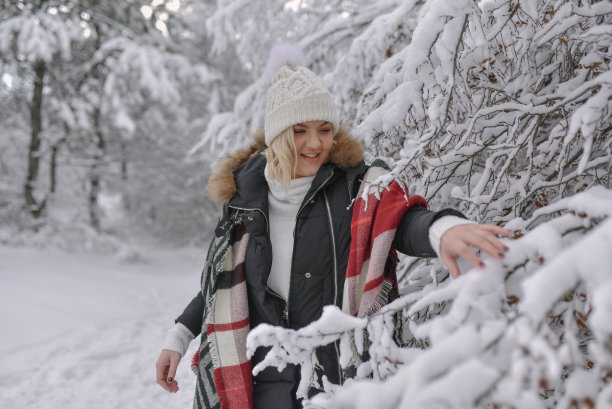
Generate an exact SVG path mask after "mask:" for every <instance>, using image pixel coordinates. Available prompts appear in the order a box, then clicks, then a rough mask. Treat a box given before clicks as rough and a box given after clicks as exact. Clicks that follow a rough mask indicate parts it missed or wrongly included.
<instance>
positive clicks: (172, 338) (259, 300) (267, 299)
mask: <svg viewBox="0 0 612 409" xmlns="http://www.w3.org/2000/svg"><path fill="white" fill-rule="evenodd" d="M371 169H373V168H369V167H368V166H366V165H365V164H364V162H363V150H362V147H361V144H360V143H359V142H357V141H356V140H354V139H352V138H351V136H350V135H349V133H348V131H347V129H346V128H344V127H340V126H339V124H338V119H337V116H336V110H335V107H334V105H333V102H332V99H331V96H330V95H329V93H328V91H327V90H326V89H325V87H324V86H323V84H322V82H321V81H320V79H319V78H318V77H317V76H316V75H315V74H313V73H312V72H311V71H309V70H308V69H306V68H304V67H301V66H293V65H283V66H282V67H281V68H280V69H279V70H278V71H277V72H276V74H275V76H274V77H273V80H272V85H271V86H270V88H269V90H268V93H267V100H266V118H265V129H264V133H263V135H262V134H261V132H260V133H259V135H258V137H257V138H256V141H255V143H254V144H253V145H252V146H251V147H250V148H248V149H246V150H243V151H240V152H237V153H236V154H234V155H232V156H230V157H229V158H226V159H224V160H223V161H222V162H221V163H220V165H219V169H218V171H217V173H216V174H215V175H214V176H213V177H212V178H211V181H210V183H209V190H210V193H211V196H212V197H213V198H215V199H216V200H218V201H220V202H221V203H223V204H224V207H223V216H222V217H221V220H220V221H219V224H218V225H217V228H216V230H215V238H214V239H213V242H212V244H211V247H210V249H209V253H208V257H207V263H206V266H205V271H204V272H203V277H202V278H203V280H202V290H201V291H199V292H198V294H197V295H196V297H195V298H194V299H193V300H192V301H191V303H190V304H189V305H188V306H187V308H186V309H185V311H184V312H183V314H182V315H181V316H179V317H178V318H177V320H176V324H175V326H174V327H173V328H172V329H171V330H170V331H169V332H168V336H167V338H166V341H165V345H164V349H162V352H161V354H160V357H159V359H158V361H157V365H156V367H157V382H158V383H159V384H160V385H161V386H162V387H163V388H164V389H166V390H168V391H170V392H176V391H177V390H178V383H177V381H176V380H175V379H174V376H175V374H176V368H177V365H178V363H179V361H180V359H181V357H182V356H183V355H184V353H185V351H186V350H187V347H188V345H189V342H190V341H191V340H192V339H193V338H194V337H195V336H197V335H198V334H200V333H202V344H201V347H200V353H199V362H198V371H197V372H198V383H197V387H196V398H195V402H194V406H195V407H197V408H200V407H206V408H208V407H220V408H234V407H236V408H246V407H254V408H256V409H262V408H280V409H282V408H299V407H301V404H300V402H299V401H298V400H297V399H296V397H295V392H296V388H297V384H298V382H299V368H296V367H295V366H289V367H287V368H285V369H284V370H283V371H281V372H278V371H277V370H276V368H268V369H266V370H264V371H262V372H261V373H259V374H258V375H257V376H254V377H251V364H253V365H255V364H257V363H258V362H260V361H261V360H262V359H263V357H264V356H265V352H266V350H264V349H262V348H260V349H259V350H257V351H256V353H255V355H254V356H253V357H252V358H251V359H250V360H249V359H248V358H247V357H246V355H245V352H244V350H245V344H244V340H245V339H246V333H247V332H248V330H249V328H253V327H255V326H256V325H258V324H260V323H268V324H272V325H281V326H284V327H288V328H293V329H297V328H301V327H303V326H305V325H307V324H309V323H311V322H313V321H314V320H316V319H317V318H318V317H319V316H320V315H321V312H322V309H323V306H325V305H329V304H336V305H338V306H340V305H341V303H342V299H343V286H344V281H345V272H346V271H347V264H348V262H349V253H350V252H349V249H350V247H351V240H352V239H351V218H352V216H353V214H352V211H351V210H350V209H351V204H352V203H353V201H354V199H355V198H356V197H357V196H358V191H359V188H360V185H361V184H362V183H361V181H362V180H364V177H366V176H367V175H366V172H367V171H368V170H371ZM364 175H366V176H364ZM415 203H416V204H417V205H414V204H415ZM407 204H408V205H411V204H412V205H413V206H411V207H410V206H403V209H402V214H401V220H399V224H398V225H397V226H396V230H395V236H394V239H393V238H392V240H393V245H394V247H395V248H396V249H397V250H398V251H400V252H402V253H405V254H409V255H413V256H419V257H432V256H435V255H436V254H437V255H439V256H440V257H441V258H442V261H443V262H444V264H445V265H446V266H447V267H448V268H449V270H450V272H451V273H452V275H453V276H457V275H458V274H459V269H458V267H457V263H456V260H457V258H458V257H463V258H465V259H466V260H467V261H468V262H470V263H471V264H473V265H474V266H480V267H482V266H483V265H484V264H483V262H482V261H481V260H480V259H479V257H478V256H476V254H474V252H473V251H472V250H471V249H470V246H473V247H476V248H478V249H481V250H482V251H484V252H486V253H487V254H489V255H491V256H492V257H494V258H498V259H500V258H503V257H504V252H505V251H507V248H506V247H505V246H504V245H503V244H502V243H501V241H500V240H499V239H498V238H497V237H496V235H497V234H499V235H508V234H509V233H510V232H508V231H506V230H504V229H502V228H500V227H497V226H490V225H479V224H476V223H472V222H469V221H467V220H465V218H464V217H463V216H462V215H461V213H459V212H456V211H454V210H452V209H446V210H442V211H440V212H431V211H429V210H426V209H425V208H424V206H422V204H423V203H421V202H420V201H419V200H416V201H412V200H409V203H407ZM385 257H386V256H385ZM388 266H391V268H392V269H393V268H394V267H395V264H393V263H391V264H388V263H387V264H385V268H387V267H388ZM389 288H390V290H389V291H388V294H387V296H388V297H387V299H386V301H390V300H391V299H392V298H393V294H391V293H392V292H393V291H392V288H391V287H389ZM317 356H318V359H319V362H320V364H321V365H322V370H321V374H325V375H326V376H327V378H328V379H329V380H330V381H331V382H335V383H339V382H341V381H342V380H341V379H340V378H341V374H340V372H339V367H338V356H337V350H336V346H335V345H334V344H332V345H328V346H327V347H324V348H320V349H319V350H318V351H317ZM312 392H313V393H315V392H316V391H312Z"/></svg>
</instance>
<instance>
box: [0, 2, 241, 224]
mask: <svg viewBox="0 0 612 409" xmlns="http://www.w3.org/2000/svg"><path fill="white" fill-rule="evenodd" d="M153 3H155V4H152V3H151V2H149V1H146V0H143V1H138V2H128V3H125V2H123V3H122V2H109V1H102V2H100V1H93V2H88V1H81V2H57V1H45V2H18V3H17V4H15V5H11V6H6V7H5V8H4V9H3V13H4V14H3V16H4V17H3V21H2V23H0V24H1V25H0V29H1V30H2V48H1V49H0V55H2V58H3V62H4V63H5V64H6V66H7V67H16V66H23V67H25V68H26V69H25V70H19V69H16V68H15V69H13V70H12V71H11V74H10V75H11V78H13V79H14V82H15V84H17V83H19V84H26V86H24V87H22V88H20V89H17V87H11V88H10V89H8V90H7V92H8V93H9V94H11V95H13V96H16V95H17V94H19V93H20V92H22V89H25V91H26V92H30V91H28V89H27V84H30V83H34V84H36V87H37V88H36V87H35V92H34V95H40V98H39V99H38V101H39V103H38V105H35V106H37V107H38V108H37V112H39V114H38V115H37V117H36V118H38V121H39V124H38V122H37V124H38V125H36V124H34V123H33V125H32V127H31V128H32V132H33V135H34V134H35V135H36V136H37V139H36V140H35V142H36V143H35V144H34V143H32V144H31V146H32V147H31V149H30V152H31V154H30V162H31V163H34V164H35V165H36V166H35V167H34V168H35V170H37V171H38V167H39V164H44V163H47V162H48V163H49V173H50V177H49V179H50V181H49V183H42V184H40V183H39V185H40V186H39V187H38V189H37V193H38V195H37V196H34V179H35V176H36V174H37V173H32V174H33V176H30V175H28V176H27V178H26V193H28V194H29V196H28V194H26V198H28V197H30V196H32V197H33V198H34V199H35V200H36V201H37V203H38V202H40V204H41V205H40V206H38V207H36V209H34V210H36V212H34V214H35V216H39V215H40V214H41V213H42V211H43V210H44V204H45V203H47V200H46V198H48V197H51V198H52V200H60V201H61V199H59V196H60V195H65V194H66V193H67V192H66V189H64V190H63V191H62V193H61V194H54V192H55V189H56V185H57V184H58V183H59V184H60V187H61V185H62V183H61V182H62V181H61V180H60V181H59V182H58V177H60V176H56V174H58V175H61V173H62V172H61V169H59V170H58V169H57V168H58V167H60V168H61V167H62V166H65V167H67V168H71V169H76V171H77V173H78V174H79V175H80V176H79V177H78V178H77V179H80V180H81V182H80V183H77V184H76V186H75V185H74V183H73V182H74V181H73V180H72V178H70V180H66V181H65V184H64V186H63V187H64V188H68V190H70V189H72V190H74V188H75V187H79V188H80V191H81V192H80V195H82V197H78V196H77V197H75V199H77V203H79V204H78V205H77V206H76V207H77V208H81V210H79V214H81V215H87V218H88V219H89V223H90V224H91V225H92V226H93V227H94V228H95V229H98V230H99V229H100V228H101V227H102V226H101V224H102V221H101V219H102V218H103V217H104V212H103V211H102V209H101V208H100V204H101V203H100V202H101V201H105V200H106V199H105V198H104V197H103V196H105V195H110V196H112V197H116V196H117V195H121V196H122V199H121V202H122V203H123V205H124V207H125V209H123V211H124V212H125V213H126V214H131V216H132V217H134V218H138V217H146V216H144V215H147V214H155V217H154V219H155V220H156V221H157V222H159V221H160V217H161V215H168V219H167V220H166V221H165V222H164V223H162V224H167V223H170V221H169V220H171V219H174V220H176V219H177V218H176V217H171V216H170V215H171V214H172V210H171V206H165V205H169V204H170V203H175V204H177V203H182V206H187V203H188V202H192V201H193V200H195V202H196V203H198V204H201V201H202V198H203V197H204V195H203V194H202V191H203V186H204V184H205V182H204V180H203V179H205V176H206V174H207V172H208V169H206V167H204V169H205V170H204V171H203V172H202V171H201V170H198V168H197V164H194V163H191V164H189V163H188V162H187V160H186V156H187V152H188V150H189V148H190V147H191V146H193V145H194V144H195V142H196V141H195V140H194V137H197V135H198V134H199V133H200V132H201V131H202V128H203V127H204V126H205V124H206V123H207V121H206V119H207V118H208V117H209V116H210V115H209V112H211V110H212V112H215V110H219V109H220V108H219V107H218V106H217V105H223V104H227V102H226V101H227V100H228V99H230V98H231V97H233V95H232V96H230V95H228V94H230V93H228V92H227V91H226V89H225V87H223V86H219V85H220V82H221V81H222V80H223V79H224V78H223V77H222V76H221V75H220V74H219V73H220V72H221V70H220V69H219V68H215V67H210V66H208V65H207V64H206V61H205V60H203V59H201V57H202V55H205V53H206V50H205V49H203V50H199V49H197V48H196V47H197V45H198V42H202V41H204V40H205V37H204V36H203V34H202V33H194V32H193V31H194V30H193V28H194V27H195V26H196V23H195V21H187V16H190V14H189V13H187V12H186V10H184V9H181V8H177V5H170V4H166V2H153ZM185 3H186V2H185ZM46 21H51V22H53V24H51V23H48V24H47V23H44V22H46ZM43 23H44V24H43ZM30 26H31V27H33V28H29V27H30ZM41 27H42V28H41ZM189 30H191V31H189ZM187 34H189V36H188V35H187ZM43 40H44V41H43ZM189 46H191V48H190V47H189ZM54 47H55V48H54ZM54 50H56V51H54ZM191 50H197V52H191ZM36 52H37V53H38V54H36ZM32 61H43V62H44V64H45V73H46V76H45V77H44V81H38V82H36V81H31V80H30V78H32V74H30V72H31V71H32V70H33V71H35V70H34V69H33V68H32V67H33V66H34V64H35V62H32ZM234 82H236V83H239V81H234ZM43 95H44V104H43V102H42V101H43V98H42V96H43ZM221 109H222V108H221ZM42 124H45V129H43V131H42V132H41V130H40V129H41V127H42ZM34 131H37V132H34ZM176 138H181V141H179V143H177V142H176ZM144 142H146V143H147V144H148V145H144V144H143V143H144ZM143 146H144V147H145V149H144V151H145V152H147V153H148V154H149V155H150V156H149V157H144V156H143V149H142V148H143ZM160 146H162V147H163V149H162V150H161V151H159V152H156V151H155V150H154V149H152V148H154V147H160ZM162 152H165V153H166V154H167V156H166V157H162V156H161V155H162ZM170 158H172V159H170ZM171 162H172V165H171ZM161 163H165V164H167V165H168V166H170V168H169V167H168V166H166V167H165V168H164V170H163V173H164V174H170V175H173V176H176V178H177V179H178V180H181V182H182V183H186V184H184V185H182V187H183V188H184V193H183V194H176V193H177V192H176V191H175V192H174V193H172V194H170V192H169V191H166V190H172V189H174V187H177V188H178V184H177V183H173V185H172V186H169V185H167V184H161V185H160V184H159V182H160V179H159V177H158V176H156V175H159V172H162V171H161V169H160V168H162V167H164V166H157V165H158V164H161ZM30 167H32V166H30ZM193 172H199V173H200V175H196V176H199V177H194V175H193V174H192V173H193ZM131 175H139V176H138V177H137V179H138V181H136V180H134V181H132V180H130V178H129V176H131ZM144 175H148V176H147V177H144ZM179 175H180V176H179ZM70 176H71V175H69V177H70ZM85 180H86V182H84V181H85ZM194 181H197V183H196V182H194ZM13 183H14V182H13ZM189 183H192V184H193V183H196V185H195V186H198V188H197V189H194V187H193V186H192V187H191V188H190V187H189ZM147 192H148V193H147ZM151 192H154V193H155V194H156V195H157V197H159V198H160V201H157V204H156V205H154V203H155V202H156V201H155V200H151V199H149V200H142V199H141V198H142V197H143V196H146V195H147V194H148V195H151ZM74 194H75V192H68V194H67V195H68V196H74ZM137 198H138V199H137ZM170 198H172V199H171V200H168V199H170ZM34 199H32V200H34ZM28 203H29V202H28ZM63 203H64V204H65V202H63ZM164 203H165V205H164ZM149 206H151V207H153V206H156V207H157V208H158V210H157V211H153V210H151V208H149ZM209 206H210V204H207V205H205V206H204V208H208V207H209ZM30 207H31V205H30ZM192 207H193V208H194V214H193V215H192V217H193V218H196V219H200V217H199V216H198V215H201V212H198V211H197V209H199V208H201V206H199V205H193V206H192ZM47 210H48V211H51V212H53V211H54V210H53V209H51V210H49V208H48V207H47ZM111 211H115V210H111ZM114 217H115V218H116V217H117V215H115V216H114ZM151 217H153V216H151ZM210 218H211V217H210V216H209V217H205V218H203V219H202V222H201V223H204V222H205V221H207V220H209V219H210ZM181 220H182V219H181ZM148 221H151V223H143V224H145V225H150V224H153V223H152V219H149V220H148ZM26 224H27V223H26ZM38 225H39V224H38ZM182 225H183V226H184V225H185V224H184V223H183V224H182ZM194 225H196V224H193V223H192V224H191V226H194ZM157 231H163V230H162V229H161V228H160V229H158V230H157ZM190 233H191V234H194V233H195V232H190ZM175 236H178V235H176V234H175Z"/></svg>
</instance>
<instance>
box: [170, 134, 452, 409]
mask: <svg viewBox="0 0 612 409" xmlns="http://www.w3.org/2000/svg"><path fill="white" fill-rule="evenodd" d="M337 139H338V142H339V143H337V144H336V148H335V152H334V154H333V156H332V158H331V161H330V162H328V163H327V164H325V165H323V166H322V167H321V169H320V170H319V172H318V173H317V175H316V176H315V178H314V180H313V182H312V186H311V188H310V190H309V191H308V193H307V194H306V196H305V199H304V201H303V203H302V205H301V207H300V210H299V212H298V215H297V219H296V225H295V231H294V238H295V241H294V250H293V259H292V269H291V278H290V289H289V299H288V300H283V299H282V298H281V297H280V296H278V295H275V294H274V293H272V291H270V290H269V289H268V286H267V281H268V275H269V272H270V267H271V265H272V248H271V243H270V239H269V234H268V219H267V218H268V186H267V183H266V180H265V178H264V167H265V164H266V160H265V156H264V155H262V154H259V153H258V151H259V148H258V147H253V149H252V150H247V151H243V152H241V153H240V154H239V155H237V156H235V157H233V158H231V159H232V161H231V164H228V163H225V164H224V165H222V166H221V170H222V171H225V172H227V171H229V170H232V174H231V176H230V178H231V179H228V177H227V175H221V177H220V179H219V180H218V182H219V188H221V189H224V190H227V186H225V185H226V184H227V183H230V184H231V183H234V186H235V190H234V189H233V188H230V189H229V190H228V191H226V192H225V196H226V197H229V196H230V195H231V198H230V199H229V201H227V202H226V203H225V204H224V212H223V215H224V217H225V216H226V215H227V214H228V213H229V210H230V209H232V208H233V209H241V210H243V211H245V212H246V216H247V217H243V218H242V219H243V220H244V222H245V227H246V229H247V231H248V232H249V233H250V237H249V241H248V246H247V252H246V258H245V274H246V281H247V291H248V297H249V315H250V324H251V327H252V328H253V327H255V326H256V325H258V324H260V323H268V324H273V325H282V326H285V327H289V328H293V329H298V328H301V327H303V326H305V325H307V324H309V323H311V322H313V321H315V320H316V319H317V318H319V317H320V315H321V313H322V310H323V306H325V305H330V304H335V305H337V306H341V305H340V304H341V302H342V290H343V284H344V274H345V272H346V267H347V263H348V257H349V247H350V240H351V235H350V227H351V216H352V214H351V210H349V208H350V204H351V201H352V200H353V199H354V198H355V196H356V194H357V192H358V189H359V184H360V180H361V178H362V176H363V175H364V173H365V171H366V170H367V166H366V165H365V164H364V163H363V160H362V158H363V154H362V150H361V147H360V146H361V145H360V144H359V143H358V142H356V141H354V140H352V139H351V138H350V136H348V134H347V133H346V131H345V130H344V129H343V128H341V130H340V131H339V133H338V135H337ZM339 149H340V150H339ZM240 158H243V159H244V161H241V160H240ZM232 165H235V166H236V167H235V168H234V166H232ZM217 176H219V175H217ZM214 180H215V179H213V183H211V185H212V188H213V189H214V188H215V186H214V185H215V182H214ZM215 194H216V196H217V197H219V196H220V194H219V193H218V192H215ZM221 195H222V194H221ZM222 199H223V198H222ZM448 214H453V215H458V216H462V215H461V213H459V212H456V211H454V210H451V209H446V210H443V211H441V212H431V211H428V210H426V209H422V208H412V209H411V210H409V211H408V212H407V213H406V215H405V216H404V218H403V220H402V222H401V224H400V226H399V228H398V230H397V233H396V240H395V245H396V248H397V250H398V251H400V252H402V253H405V254H408V255H412V256H419V257H435V252H434V250H433V249H432V247H431V245H430V243H429V238H428V232H429V226H430V225H431V223H433V222H434V221H435V220H436V219H438V218H439V217H441V216H444V215H448ZM224 217H222V218H221V220H220V222H219V225H223V223H225V220H224ZM203 307H204V302H203V299H202V295H201V293H198V294H197V295H196V297H195V298H194V299H193V300H192V302H191V303H190V304H189V305H188V306H187V308H186V309H185V311H184V312H183V314H182V315H181V316H179V317H178V318H177V322H180V323H182V324H184V325H185V326H187V327H188V328H189V329H190V330H191V332H193V333H194V335H198V334H199V333H200V330H201V327H202V312H203ZM265 352H266V351H265V350H263V349H262V348H260V350H258V351H257V352H256V354H255V356H254V357H253V359H252V361H253V365H256V364H257V363H258V362H259V361H261V360H262V359H263V357H264V355H265ZM317 354H318V359H319V362H320V363H321V364H322V365H323V368H324V373H325V375H326V376H327V377H328V379H329V380H330V381H331V382H334V383H338V382H340V381H341V379H340V373H339V366H338V359H337V349H336V345H333V344H332V345H329V346H327V347H324V348H321V349H320V350H318V351H317ZM253 381H254V382H253V399H254V408H255V409H262V408H272V407H273V408H279V409H284V408H287V409H289V408H294V407H300V403H299V402H297V401H296V400H295V391H296V388H297V384H298V382H299V369H298V368H296V367H291V366H290V367H288V368H286V369H285V370H284V371H282V372H280V373H279V372H278V371H277V370H276V368H268V369H266V370H264V371H263V372H261V373H260V374H258V375H257V376H255V377H254V379H253ZM313 392H316V391H313Z"/></svg>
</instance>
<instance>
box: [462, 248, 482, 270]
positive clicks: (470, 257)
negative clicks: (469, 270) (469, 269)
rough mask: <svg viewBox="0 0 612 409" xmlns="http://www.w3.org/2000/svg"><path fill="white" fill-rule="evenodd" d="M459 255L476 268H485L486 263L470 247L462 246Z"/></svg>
mask: <svg viewBox="0 0 612 409" xmlns="http://www.w3.org/2000/svg"><path fill="white" fill-rule="evenodd" d="M457 253H458V254H459V256H461V257H463V258H464V259H465V260H466V261H467V262H468V263H470V264H471V265H473V266H474V267H478V268H482V267H484V266H485V264H484V262H483V261H482V260H481V259H480V258H479V257H478V256H477V255H476V254H474V252H473V251H472V249H470V248H469V247H468V246H461V247H460V249H459V251H458V252H457Z"/></svg>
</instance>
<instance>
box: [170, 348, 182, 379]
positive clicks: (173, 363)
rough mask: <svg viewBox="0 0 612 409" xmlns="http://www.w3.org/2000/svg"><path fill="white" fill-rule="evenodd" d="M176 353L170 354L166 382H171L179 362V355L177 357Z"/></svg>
mask: <svg viewBox="0 0 612 409" xmlns="http://www.w3.org/2000/svg"><path fill="white" fill-rule="evenodd" d="M177 355H178V354H172V355H171V356H170V368H169V369H168V379H167V380H168V382H172V381H173V380H174V378H175V377H176V368H177V367H178V364H179V362H180V360H181V359H180V356H178V357H177Z"/></svg>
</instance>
